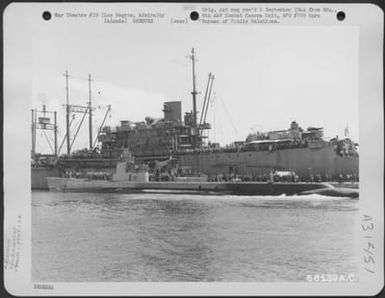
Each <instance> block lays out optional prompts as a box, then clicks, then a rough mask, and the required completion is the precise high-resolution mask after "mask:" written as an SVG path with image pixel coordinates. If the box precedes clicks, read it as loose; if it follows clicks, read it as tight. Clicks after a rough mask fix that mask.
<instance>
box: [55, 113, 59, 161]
mask: <svg viewBox="0 0 385 298" xmlns="http://www.w3.org/2000/svg"><path fill="white" fill-rule="evenodd" d="M54 142H55V157H57V155H58V152H57V116H56V111H55V112H54Z"/></svg>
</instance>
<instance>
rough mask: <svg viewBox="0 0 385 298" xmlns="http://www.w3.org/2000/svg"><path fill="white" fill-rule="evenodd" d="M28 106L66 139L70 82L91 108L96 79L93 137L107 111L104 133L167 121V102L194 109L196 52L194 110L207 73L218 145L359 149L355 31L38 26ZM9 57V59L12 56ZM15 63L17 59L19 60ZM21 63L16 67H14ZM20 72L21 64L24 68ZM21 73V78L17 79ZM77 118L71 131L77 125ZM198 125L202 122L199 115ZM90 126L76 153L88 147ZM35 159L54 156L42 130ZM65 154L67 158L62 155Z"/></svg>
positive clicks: (79, 100) (77, 98)
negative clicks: (252, 139)
mask: <svg viewBox="0 0 385 298" xmlns="http://www.w3.org/2000/svg"><path fill="white" fill-rule="evenodd" d="M30 32H32V33H31V34H32V35H33V36H32V40H33V44H32V49H21V50H20V49H18V51H21V52H20V54H21V55H22V54H23V52H22V51H29V53H30V55H31V58H32V59H33V63H32V71H31V74H32V75H31V77H30V78H29V79H30V80H32V82H31V83H32V92H31V106H32V107H37V108H39V107H41V105H42V104H46V106H47V108H48V109H51V110H57V111H58V122H59V141H61V139H62V138H63V136H64V134H65V110H64V108H63V106H62V105H63V104H64V103H65V77H64V72H65V70H66V69H67V70H68V72H69V74H70V79H69V90H70V103H71V104H79V105H84V104H86V103H87V100H88V82H87V78H88V74H91V75H92V77H93V79H94V81H93V82H92V92H93V103H94V105H95V106H96V107H100V108H97V109H96V110H95V112H94V134H95V135H96V133H97V129H98V126H99V125H100V124H101V122H102V119H103V116H104V112H105V109H106V105H108V104H111V106H112V114H111V117H109V118H108V120H107V123H106V124H107V125H111V126H116V125H118V124H119V121H120V120H132V121H142V120H144V118H145V117H146V116H152V117H162V115H163V112H162V108H163V102H165V101H174V100H180V101H182V110H183V113H184V112H186V111H190V110H191V108H192V99H191V94H190V92H191V88H192V87H191V86H192V77H191V61H190V60H188V59H187V58H186V56H188V55H189V53H190V51H191V48H192V47H194V48H195V50H196V52H197V59H198V62H197V65H196V74H197V88H198V91H200V92H201V94H199V95H198V102H197V106H198V110H201V106H202V103H203V95H204V91H205V87H206V83H207V77H208V73H209V72H212V73H213V74H214V75H215V81H214V86H213V92H215V98H214V100H213V102H212V103H211V105H210V107H209V111H208V116H207V117H208V122H210V123H211V124H212V125H213V129H212V130H211V131H210V132H209V137H210V139H211V140H212V141H216V142H220V143H221V144H222V145H224V144H227V143H231V142H233V141H240V140H245V138H246V137H247V135H248V134H249V133H251V132H253V131H257V130H259V131H268V130H275V129H286V128H288V127H289V125H290V122H291V121H293V120H295V121H297V122H298V123H299V124H300V126H302V127H303V128H307V127H308V126H316V127H324V130H325V136H328V137H334V136H336V135H339V136H340V137H342V136H343V134H344V129H345V127H346V126H348V127H349V133H350V137H351V138H353V139H354V140H356V141H358V31H357V30H355V29H354V27H345V26H344V27H342V26H324V27H319V26H308V27H303V26H302V27H297V26H260V25H259V26H244V25H235V26H223V25H194V26H187V25H179V26H175V25H171V24H164V25H148V24H147V25H117V24H107V25H106V24H102V23H90V22H73V23H68V22H66V23H65V24H63V23H61V22H58V21H55V19H54V20H52V21H51V22H38V23H36V25H35V26H34V28H33V30H31V31H30ZM12 57H13V56H12ZM15 59H17V55H15ZM15 65H16V64H15ZM20 67H21V68H22V65H20ZM20 74H21V75H22V70H21V72H20ZM80 116H81V115H77V118H76V120H75V123H77V122H78V121H79V120H80ZM198 117H199V116H198ZM87 132H88V122H87V121H85V123H84V125H83V127H82V129H81V131H80V133H79V136H78V139H77V141H76V142H75V144H74V147H73V149H79V148H84V147H87V146H88V136H87ZM37 151H40V152H49V147H48V146H47V144H46V141H45V139H44V137H43V135H42V134H41V132H38V141H37ZM64 151H65V146H64V147H63V150H62V151H61V152H62V153H64Z"/></svg>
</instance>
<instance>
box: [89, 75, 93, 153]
mask: <svg viewBox="0 0 385 298" xmlns="http://www.w3.org/2000/svg"><path fill="white" fill-rule="evenodd" d="M88 99H89V101H88V113H89V118H88V120H89V140H90V150H92V147H93V144H92V106H91V75H90V74H89V75H88Z"/></svg>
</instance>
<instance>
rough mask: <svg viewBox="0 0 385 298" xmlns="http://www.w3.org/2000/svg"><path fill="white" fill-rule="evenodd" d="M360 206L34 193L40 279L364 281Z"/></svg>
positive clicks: (324, 200)
mask: <svg viewBox="0 0 385 298" xmlns="http://www.w3.org/2000/svg"><path fill="white" fill-rule="evenodd" d="M357 214H358V201H357V200H351V199H346V198H331V197H322V196H318V195H311V196H306V197H284V196H282V197H255V196H254V197H253V196H203V195H180V194H178V195H172V194H150V193H148V194H146V193H144V194H129V195H122V194H75V193H50V192H35V191H34V192H32V279H33V280H34V281H51V282H60V281H66V282H76V281H234V282H235V281H240V282H242V281H304V280H305V277H306V275H307V274H317V273H318V274H328V273H337V274H346V275H347V274H351V273H353V274H357V272H358V269H357V266H356V264H357V260H356V256H355V253H354V246H355V244H354V243H355V239H354V222H355V217H356V215H357Z"/></svg>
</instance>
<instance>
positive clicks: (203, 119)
mask: <svg viewBox="0 0 385 298" xmlns="http://www.w3.org/2000/svg"><path fill="white" fill-rule="evenodd" d="M214 78H215V77H214V75H213V74H211V72H210V73H209V79H208V81H207V86H206V92H205V97H204V101H203V107H202V113H201V118H200V121H199V126H200V127H202V126H203V125H204V124H205V123H206V117H207V110H208V108H209V102H210V97H211V92H212V89H213V83H214Z"/></svg>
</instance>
